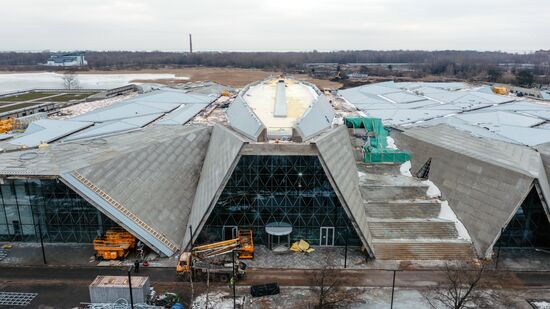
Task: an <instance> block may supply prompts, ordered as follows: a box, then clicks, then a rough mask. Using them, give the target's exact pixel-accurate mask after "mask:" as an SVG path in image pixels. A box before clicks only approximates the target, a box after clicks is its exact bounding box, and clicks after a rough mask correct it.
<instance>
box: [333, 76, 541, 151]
mask: <svg viewBox="0 0 550 309" xmlns="http://www.w3.org/2000/svg"><path fill="white" fill-rule="evenodd" d="M338 93H339V94H340V95H341V96H342V97H343V98H344V99H345V100H346V101H348V102H350V103H352V104H354V105H355V106H356V107H357V108H358V109H359V110H361V111H362V112H363V113H364V114H366V115H367V116H369V117H376V118H381V119H382V120H383V121H384V124H386V125H390V126H392V125H393V126H396V125H406V126H418V125H437V124H438V123H447V124H449V125H451V126H454V127H455V128H457V129H461V130H464V131H468V132H472V133H475V134H478V135H479V136H485V137H491V138H494V139H498V140H506V141H508V142H511V143H515V144H523V145H528V146H534V145H538V144H542V143H547V142H550V134H547V132H546V131H545V130H543V129H546V127H545V125H546V124H548V123H549V120H550V105H547V104H541V103H535V101H533V102H527V101H516V99H517V98H516V97H513V96H505V95H497V94H494V93H492V91H491V89H490V88H488V87H481V88H475V87H472V86H469V85H467V84H464V83H424V82H418V83H406V82H405V83H393V82H383V83H377V84H369V85H364V86H359V87H355V88H349V89H346V90H341V91H339V92H338ZM475 127H477V128H475Z"/></svg>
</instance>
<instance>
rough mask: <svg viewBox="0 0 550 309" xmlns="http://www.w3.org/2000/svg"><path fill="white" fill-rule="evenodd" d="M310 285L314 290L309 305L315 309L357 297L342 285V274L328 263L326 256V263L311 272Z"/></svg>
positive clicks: (328, 306)
mask: <svg viewBox="0 0 550 309" xmlns="http://www.w3.org/2000/svg"><path fill="white" fill-rule="evenodd" d="M311 286H312V287H313V288H314V290H315V298H314V299H312V302H311V305H312V307H313V308H316V309H327V308H334V307H336V306H339V305H345V304H349V303H352V302H353V301H354V300H356V299H357V295H356V294H355V293H353V292H352V291H350V290H348V289H346V287H345V286H344V285H343V282H342V275H341V274H340V273H338V270H337V269H336V268H335V267H334V266H332V265H331V264H330V261H329V259H328V258H327V263H326V265H325V266H324V267H323V268H322V269H321V270H320V271H316V272H314V273H313V275H312V281H311Z"/></svg>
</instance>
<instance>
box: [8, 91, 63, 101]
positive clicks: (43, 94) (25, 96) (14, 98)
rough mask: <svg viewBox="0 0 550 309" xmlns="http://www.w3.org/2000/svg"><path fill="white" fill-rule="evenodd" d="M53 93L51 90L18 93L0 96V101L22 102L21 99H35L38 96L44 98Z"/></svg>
mask: <svg viewBox="0 0 550 309" xmlns="http://www.w3.org/2000/svg"><path fill="white" fill-rule="evenodd" d="M54 94H55V93H51V92H27V93H23V94H20V95H15V96H10V97H2V98H0V102H22V101H29V100H35V99H40V98H45V97H49V96H52V95H54Z"/></svg>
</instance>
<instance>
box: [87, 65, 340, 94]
mask: <svg viewBox="0 0 550 309" xmlns="http://www.w3.org/2000/svg"><path fill="white" fill-rule="evenodd" d="M87 73H88V74H92V73H94V74H124V73H128V74H139V73H158V74H175V75H176V76H178V77H189V81H190V82H194V81H206V80H210V81H214V82H217V83H220V84H224V85H228V86H232V87H236V88H240V87H244V86H246V85H248V84H250V83H252V82H254V81H257V80H261V79H264V78H266V77H268V76H270V75H279V74H280V73H281V72H275V71H263V70H257V69H240V68H218V67H189V68H181V69H146V70H117V71H94V70H92V71H86V72H82V73H79V74H87ZM292 76H294V77H296V78H298V79H302V80H305V81H308V82H310V83H313V84H315V85H316V86H317V87H319V88H321V89H322V88H340V87H342V84H340V83H337V82H331V81H329V80H322V79H315V78H311V77H310V76H308V75H306V74H293V75H292ZM135 82H140V81H139V80H136V81H135ZM141 82H145V81H141ZM147 82H155V83H160V84H166V85H172V84H176V83H181V82H182V81H181V80H173V79H161V80H155V81H150V80H149V81H147Z"/></svg>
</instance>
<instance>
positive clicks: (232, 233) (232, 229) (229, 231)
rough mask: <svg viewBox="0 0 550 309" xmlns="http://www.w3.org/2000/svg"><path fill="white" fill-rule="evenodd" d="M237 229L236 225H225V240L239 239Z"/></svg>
mask: <svg viewBox="0 0 550 309" xmlns="http://www.w3.org/2000/svg"><path fill="white" fill-rule="evenodd" d="M237 229H238V227H237V226H236V225H224V226H223V235H222V237H223V240H229V239H234V238H237Z"/></svg>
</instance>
